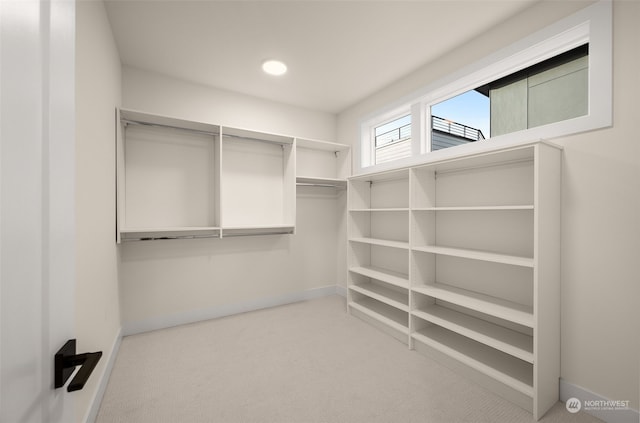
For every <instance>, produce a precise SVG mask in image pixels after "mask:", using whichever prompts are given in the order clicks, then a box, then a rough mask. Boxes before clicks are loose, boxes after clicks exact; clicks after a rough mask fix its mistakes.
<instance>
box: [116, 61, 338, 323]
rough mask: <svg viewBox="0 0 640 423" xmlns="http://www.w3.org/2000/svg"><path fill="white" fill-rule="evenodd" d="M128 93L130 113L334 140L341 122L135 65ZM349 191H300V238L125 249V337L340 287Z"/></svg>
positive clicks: (126, 79)
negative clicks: (343, 214) (342, 213)
mask: <svg viewBox="0 0 640 423" xmlns="http://www.w3.org/2000/svg"><path fill="white" fill-rule="evenodd" d="M122 96H123V108H126V109H133V110H140V111H144V112H148V113H156V114H160V115H167V116H172V117H179V118H183V119H190V120H198V121H204V122H210V123H219V124H223V125H228V126H236V127H244V128H248V129H255V130H261V131H267V132H274V133H281V134H287V135H293V136H299V137H305V138H313V139H324V140H327V141H332V140H334V136H335V116H334V115H330V114H326V113H320V112H311V111H308V110H302V109H299V108H295V107H291V106H287V105H282V104H279V103H274V102H270V101H267V100H262V99H258V98H253V97H249V96H246V95H240V94H234V93H231V92H228V91H222V90H218V89H214V88H209V87H205V86H201V85H195V84H192V83H188V82H185V81H179V80H176V79H172V78H168V77H165V76H161V75H157V74H154V73H150V72H145V71H141V70H136V69H130V68H127V67H124V68H123V89H122ZM343 193H344V191H343ZM343 193H342V194H339V195H338V196H336V195H335V194H334V191H332V190H326V189H310V188H303V189H298V194H299V195H298V197H297V222H296V225H297V227H296V234H295V235H292V236H291V235H275V236H254V237H242V238H225V239H222V240H220V239H198V240H169V241H144V242H129V243H125V244H122V245H121V247H120V251H121V254H122V268H121V290H122V310H123V326H124V329H125V333H131V332H137V331H140V330H148V329H152V328H157V327H162V326H166V325H172V324H176V323H182V322H189V321H194V320H198V319H203V318H209V317H214V316H217V315H224V314H227V313H230V312H237V311H241V310H244V309H246V308H251V307H253V306H256V307H259V306H261V305H265V304H269V303H272V302H281V301H287V300H288V299H294V298H300V295H303V296H304V295H308V294H310V293H313V292H316V293H317V292H326V291H323V290H322V288H323V287H329V288H330V289H335V288H331V287H332V286H333V287H335V284H336V283H337V278H338V276H337V266H336V245H337V244H339V243H340V242H341V240H342V238H341V237H340V235H339V233H338V231H337V230H336V228H338V225H339V222H340V218H339V207H340V205H341V204H344V200H343V198H344V194H343ZM330 289H329V290H330ZM314 290H315V291H314Z"/></svg>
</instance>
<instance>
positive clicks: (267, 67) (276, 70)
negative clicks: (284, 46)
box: [262, 60, 287, 76]
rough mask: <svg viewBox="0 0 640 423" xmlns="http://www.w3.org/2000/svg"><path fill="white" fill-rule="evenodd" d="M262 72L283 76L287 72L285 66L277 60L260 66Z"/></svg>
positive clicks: (268, 61)
mask: <svg viewBox="0 0 640 423" xmlns="http://www.w3.org/2000/svg"><path fill="white" fill-rule="evenodd" d="M262 70H263V71H265V72H266V73H268V74H269V75H276V76H278V75H283V74H285V73H286V72H287V65H285V64H284V63H282V62H281V61H279V60H267V61H266V62H264V63H263V64H262Z"/></svg>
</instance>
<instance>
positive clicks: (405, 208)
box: [349, 207, 409, 212]
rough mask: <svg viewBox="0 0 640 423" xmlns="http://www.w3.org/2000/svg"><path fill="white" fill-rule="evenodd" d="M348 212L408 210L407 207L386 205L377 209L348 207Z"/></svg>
mask: <svg viewBox="0 0 640 423" xmlns="http://www.w3.org/2000/svg"><path fill="white" fill-rule="evenodd" d="M349 211H350V212H408V211H409V208H408V207H388V208H379V209H349Z"/></svg>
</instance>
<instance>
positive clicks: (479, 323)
mask: <svg viewBox="0 0 640 423" xmlns="http://www.w3.org/2000/svg"><path fill="white" fill-rule="evenodd" d="M412 314H413V315H414V316H416V317H418V318H420V319H422V320H425V321H427V322H431V323H434V324H436V325H438V326H442V327H443V328H445V329H449V330H450V331H452V332H456V333H458V334H460V335H463V336H466V337H467V338H470V339H473V340H474V341H477V342H480V343H482V344H485V345H487V346H490V347H492V348H495V349H497V350H499V351H502V352H504V353H507V354H509V355H512V356H514V357H516V358H519V359H521V360H524V361H526V362H528V363H532V364H533V337H532V336H530V335H525V334H523V333H520V332H517V331H515V330H511V329H507V328H505V327H503V326H499V325H496V324H493V323H491V322H488V321H486V320H482V319H478V318H475V317H473V316H470V315H468V314H464V313H460V312H457V311H455V310H452V309H449V308H446V307H442V306H439V305H436V304H433V305H430V306H428V307H427V308H426V309H422V310H414V311H413V312H412Z"/></svg>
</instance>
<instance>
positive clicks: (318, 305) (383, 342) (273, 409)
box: [97, 296, 600, 423]
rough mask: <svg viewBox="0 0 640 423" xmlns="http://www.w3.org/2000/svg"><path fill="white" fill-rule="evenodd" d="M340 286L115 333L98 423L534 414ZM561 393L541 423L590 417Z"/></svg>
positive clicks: (525, 418) (434, 421)
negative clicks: (442, 359)
mask: <svg viewBox="0 0 640 423" xmlns="http://www.w3.org/2000/svg"><path fill="white" fill-rule="evenodd" d="M532 421H533V418H532V416H531V414H529V413H528V412H526V411H524V410H522V409H521V408H519V407H517V406H515V405H513V404H511V403H509V402H508V401H506V400H503V399H502V398H500V397H498V396H496V395H494V394H492V393H491V392H489V391H486V390H484V389H483V388H481V387H479V386H477V385H474V384H473V383H471V382H469V381H467V380H466V379H464V378H462V377H460V376H458V375H457V374H455V373H453V372H451V371H450V370H448V369H447V368H444V367H442V366H440V365H439V364H437V363H435V362H433V361H432V360H430V359H428V358H426V357H423V356H421V355H420V354H418V353H416V352H414V351H409V350H408V348H407V347H406V345H403V344H402V343H400V342H398V341H396V340H394V339H393V338H391V337H389V336H387V335H385V334H383V333H382V332H380V331H378V330H377V329H375V328H373V327H371V326H369V325H367V324H366V323H364V322H362V321H360V320H358V319H357V318H355V317H352V316H349V315H347V314H346V312H345V304H344V299H343V298H341V297H338V296H332V297H327V298H322V299H318V300H313V301H306V302H301V303H296V304H291V305H287V306H282V307H277V308H272V309H266V310H261V311H256V312H252V313H246V314H241V315H237V316H232V317H227V318H222V319H216V320H211V321H207V322H201V323H196V324H191V325H185V326H181V327H177V328H171V329H164V330H160V331H155V332H150V333H146V334H141V335H135V336H130V337H126V338H124V339H123V340H122V344H121V346H120V351H119V354H118V357H117V358H116V362H115V365H114V369H113V373H112V374H111V378H110V380H109V385H108V387H107V390H106V393H105V396H104V399H103V402H102V405H101V408H100V411H99V413H98V418H97V423H111V422H135V423H146V422H149V423H161V422H171V423H196V422H197V423H201V422H202V423H204V422H212V423H213V422H221V423H226V422H229V423H248V422H256V423H258V422H281V423H305V422H327V423H328V422H344V423H359V422H362V423H375V422H403V423H405V422H406V423H410V422H420V423H440V422H443V423H444V422H447V423H452V422H453V423H458V422H460V423H462V422H473V423H481V422H487V423H507V422H508V423H517V422H532ZM599 421H600V420H598V419H596V418H593V417H591V416H589V415H587V414H584V413H582V412H580V413H578V414H570V413H569V412H567V411H566V410H565V407H564V404H562V403H558V404H556V406H555V407H554V408H552V409H551V410H550V411H549V413H547V415H545V417H544V418H543V419H542V420H541V422H543V423H557V422H576V423H577V422H581V423H582V422H599Z"/></svg>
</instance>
